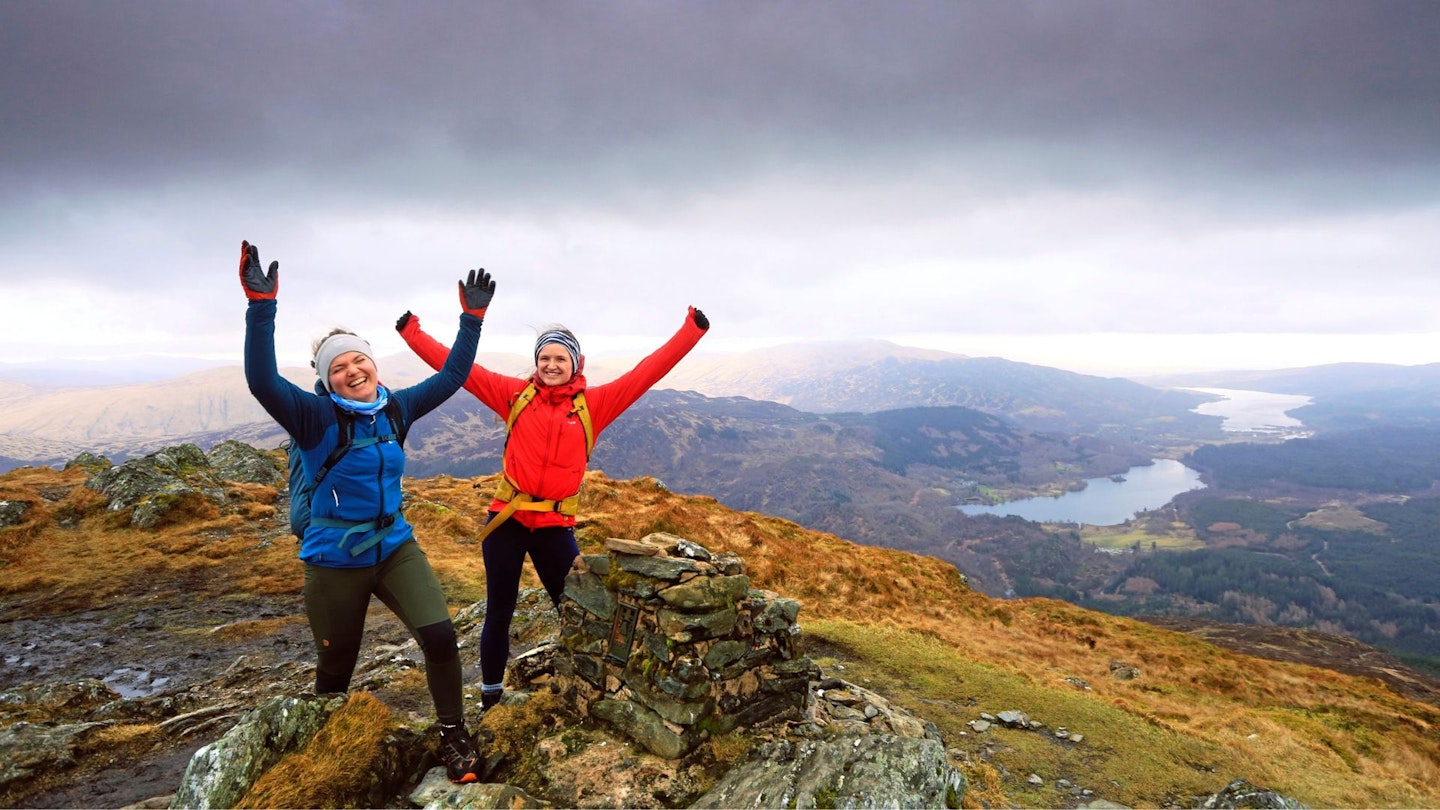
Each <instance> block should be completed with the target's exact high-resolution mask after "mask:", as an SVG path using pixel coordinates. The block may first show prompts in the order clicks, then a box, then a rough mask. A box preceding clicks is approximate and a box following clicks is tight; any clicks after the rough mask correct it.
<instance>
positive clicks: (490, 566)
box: [480, 512, 580, 685]
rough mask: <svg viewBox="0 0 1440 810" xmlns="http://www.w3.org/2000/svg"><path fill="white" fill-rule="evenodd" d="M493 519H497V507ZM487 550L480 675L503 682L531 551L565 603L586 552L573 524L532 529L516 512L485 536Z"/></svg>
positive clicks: (548, 587) (549, 587)
mask: <svg viewBox="0 0 1440 810" xmlns="http://www.w3.org/2000/svg"><path fill="white" fill-rule="evenodd" d="M490 519H491V520H494V519H495V513H494V512H491V513H490ZM481 551H482V552H483V554H484V556H485V626H484V627H483V628H481V630H480V679H481V682H482V685H485V684H489V685H499V684H501V683H503V682H504V681H505V662H506V661H507V660H509V658H510V620H511V618H512V617H513V616H514V615H515V602H516V600H517V599H518V598H519V596H520V572H521V569H522V568H523V567H524V565H525V555H526V554H529V555H530V562H531V563H532V564H533V565H534V566H535V573H536V574H539V575H540V582H541V583H542V584H543V585H544V586H545V592H546V593H548V594H550V601H551V602H553V603H555V605H556V606H559V604H560V595H561V594H563V593H564V592H565V576H566V575H567V574H569V573H570V566H571V565H572V564H574V562H575V558H576V557H578V556H580V546H579V545H578V544H577V543H576V542H575V529H574V527H573V526H546V527H544V528H540V529H534V530H531V529H527V528H525V526H524V525H522V524H521V523H520V522H519V521H518V520H515V519H514V518H511V519H509V520H507V521H505V522H504V523H501V524H500V525H499V526H497V527H496V528H495V530H494V531H493V532H491V533H490V536H489V537H486V538H485V542H484V543H482V544H481Z"/></svg>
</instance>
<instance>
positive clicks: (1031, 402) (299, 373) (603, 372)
mask: <svg viewBox="0 0 1440 810" xmlns="http://www.w3.org/2000/svg"><path fill="white" fill-rule="evenodd" d="M822 357H823V358H824V360H823V362H819V363H817V358H822ZM480 362H482V363H483V364H485V365H486V366H487V367H490V368H494V369H499V370H505V371H513V372H517V373H518V372H521V371H523V369H524V368H525V367H526V365H527V358H525V357H524V356H522V355H505V354H486V353H482V354H481V355H480ZM634 362H635V360H634V359H633V358H628V359H627V358H617V359H611V360H608V361H603V362H602V361H596V362H594V363H592V364H591V366H590V368H588V369H587V376H588V377H589V378H590V380H591V382H592V383H595V384H598V383H603V382H605V381H607V380H609V379H613V378H614V377H615V376H616V375H618V374H619V373H621V372H623V371H625V370H628V369H629V368H630V367H631V365H632V364H633V363H634ZM379 365H380V369H381V375H382V377H384V379H385V380H386V381H387V382H388V383H389V384H391V385H394V386H403V385H407V384H410V383H413V382H415V381H417V380H419V379H421V378H422V377H423V376H425V375H426V374H428V373H429V370H428V368H426V367H425V366H424V365H423V364H421V363H420V361H419V360H418V359H416V358H415V357H414V356H412V355H405V354H402V355H397V356H393V357H385V358H381V361H380V364H379ZM283 373H284V374H285V376H286V377H287V378H289V379H290V380H292V381H293V382H295V383H296V384H298V385H302V386H304V387H309V386H310V385H312V384H313V382H314V374H313V372H312V371H310V370H309V369H304V368H288V369H284V370H283ZM657 388H660V389H672V390H695V391H699V392H700V393H703V394H706V395H708V396H711V397H732V396H741V397H746V398H749V399H753V400H765V401H772V402H778V403H781V404H789V405H791V406H792V407H794V408H796V409H798V410H801V411H808V412H812V413H839V412H846V411H858V412H862V413H873V412H877V411H883V410H895V409H900V408H914V407H949V406H962V407H967V408H971V409H974V410H977V411H981V412H984V413H988V414H991V415H993V416H996V417H999V418H1001V419H1004V420H1006V421H1008V422H1012V423H1014V424H1016V425H1018V426H1021V427H1025V428H1027V429H1030V430H1034V431H1046V432H1055V433H1061V434H1066V435H1081V434H1090V435H1098V436H1103V437H1107V438H1111V439H1116V440H1121V441H1130V442H1136V443H1147V444H1151V445H1156V446H1168V445H1175V444H1181V445H1183V444H1188V443H1191V442H1193V441H1195V440H1196V439H1199V438H1204V437H1207V436H1218V425H1219V420H1218V419H1217V418H1216V417H1210V416H1201V415H1198V414H1195V413H1193V412H1192V409H1193V408H1194V407H1196V406H1197V405H1198V404H1200V403H1201V402H1204V401H1206V400H1207V399H1210V397H1207V396H1204V395H1200V394H1195V393H1192V392H1180V391H1164V390H1160V389H1154V388H1147V387H1145V386H1142V385H1139V384H1137V383H1133V382H1129V381H1126V380H1120V379H1107V378H1101V377H1092V376H1087V375H1082V374H1074V373H1071V372H1067V371H1060V370H1057V369H1050V368H1045V367H1043V366H1032V365H1027V364H1024V363H1012V362H1010V361H1006V360H1000V359H998V358H981V359H972V358H965V357H961V356H956V355H946V354H944V353H941V352H933V351H927V350H920V349H910V348H907V347H900V346H895V345H894V344H889V343H885V342H883V341H859V342H853V343H838V344H816V345H809V346H792V347H779V348H776V349H772V350H766V351H764V352H750V353H746V354H744V355H740V356H735V357H728V358H724V359H719V360H717V359H713V358H712V359H705V358H703V357H696V358H690V359H687V360H686V361H684V362H682V363H681V364H680V366H679V367H677V368H676V369H675V370H674V371H672V372H671V373H670V375H668V376H667V377H666V378H665V379H664V380H662V381H661V383H660V385H659V386H657ZM465 397H466V395H464V394H462V395H460V396H459V397H457V399H461V400H463V399H465ZM472 401H473V400H472ZM0 405H3V406H4V407H6V408H7V412H8V414H9V417H10V418H9V419H8V421H7V422H6V425H5V426H4V429H3V430H0V459H3V458H8V459H13V460H14V461H13V462H8V463H9V464H10V466H14V464H16V463H29V464H37V463H38V464H53V463H56V462H59V461H63V460H64V459H66V458H70V457H73V456H74V455H75V454H77V453H79V452H82V451H91V452H102V453H105V454H107V455H109V456H111V457H114V458H128V457H131V456H134V455H137V454H144V453H148V452H153V451H154V450H155V449H158V448H159V447H162V446H165V445H166V444H173V443H175V442H177V441H192V442H195V443H199V444H201V446H205V443H207V442H210V443H213V441H215V440H219V439H221V438H226V437H227V436H230V435H234V436H235V437H237V438H238V437H240V436H242V435H244V436H247V437H250V438H249V439H247V440H250V439H255V440H262V441H266V442H269V441H270V440H272V439H273V440H274V441H276V442H277V443H278V439H279V438H280V434H279V431H278V430H273V431H271V432H270V433H268V434H267V433H266V432H265V431H264V430H263V429H257V428H256V427H255V425H256V424H257V423H261V422H265V421H268V417H267V416H266V415H265V413H264V412H263V411H262V410H261V409H260V407H259V405H258V404H257V403H256V402H255V400H254V398H253V397H252V396H250V393H249V391H248V390H247V388H246V386H245V382H244V378H243V374H242V371H241V369H240V368H239V367H238V366H231V367H225V368H218V369H209V370H205V371H199V372H195V373H192V374H187V375H184V376H181V377H175V378H171V379H166V380H158V381H153V382H147V383H138V384H133V385H117V386H100V387H73V386H72V387H54V386H39V385H33V384H29V383H12V384H8V385H3V386H0ZM456 418H462V417H460V416H458V415H457V416H456ZM453 450H454V454H455V455H463V454H464V453H465V452H466V451H464V450H463V449H462V448H459V447H455V448H453ZM6 468H8V467H6Z"/></svg>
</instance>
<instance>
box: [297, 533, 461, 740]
mask: <svg viewBox="0 0 1440 810" xmlns="http://www.w3.org/2000/svg"><path fill="white" fill-rule="evenodd" d="M372 595H374V596H378V597H380V601H381V602H383V603H385V606H386V607H388V608H390V610H391V611H392V612H393V613H394V614H395V615H396V616H398V617H400V621H402V622H404V623H405V626H406V627H407V628H409V629H410V632H411V633H413V634H414V636H415V639H416V641H418V642H419V643H420V649H421V651H422V652H423V653H424V654H425V680H426V683H427V684H428V685H429V687H430V698H431V699H432V700H433V701H434V702H435V714H436V715H437V717H438V718H439V720H440V722H442V723H458V722H460V721H461V719H462V717H463V713H464V699H463V697H462V696H461V691H460V690H461V680H462V673H461V666H460V653H459V650H458V648H457V646H456V643H455V626H454V625H453V624H452V623H451V622H450V608H449V606H448V605H446V603H445V593H444V591H442V590H441V589H440V581H439V580H438V579H436V578H435V571H434V569H432V568H431V567H430V560H429V559H427V558H426V557H425V552H423V551H421V550H420V545H419V544H418V543H416V542H415V541H413V540H412V541H409V542H407V543H403V544H402V545H401V546H400V547H399V548H397V549H396V550H395V553H394V554H391V555H390V556H389V557H387V558H386V559H385V560H384V561H382V562H381V563H379V564H378V565H372V566H369V567H366V568H325V567H322V566H318V565H306V566H305V615H306V616H307V617H309V619H310V632H311V633H313V634H314V636H315V651H316V653H317V654H318V656H319V662H318V663H317V665H316V667H315V692H316V693H317V694H325V693H327V692H344V691H346V690H348V689H349V688H350V677H351V676H352V675H353V674H354V673H355V663H356V661H358V660H359V657H360V638H361V636H362V635H363V634H364V632H365V612H366V610H368V609H369V607H370V597H371V596H372Z"/></svg>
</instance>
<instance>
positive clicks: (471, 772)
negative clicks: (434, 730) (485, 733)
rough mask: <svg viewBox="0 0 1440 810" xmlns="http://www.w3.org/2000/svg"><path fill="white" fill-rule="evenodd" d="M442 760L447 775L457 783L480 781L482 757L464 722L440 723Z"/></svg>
mask: <svg viewBox="0 0 1440 810" xmlns="http://www.w3.org/2000/svg"><path fill="white" fill-rule="evenodd" d="M439 753H440V761H441V762H444V763H445V776H446V777H447V778H448V779H449V780H450V781H451V782H454V783H455V784H457V785H464V784H469V783H471V782H479V781H480V774H479V773H477V771H478V770H479V768H480V757H479V755H477V754H476V753H475V743H474V742H473V741H472V740H471V739H470V732H469V731H467V730H466V729H465V725H464V724H463V723H462V724H460V725H456V726H446V725H444V724H443V723H442V724H441V725H440V752H439Z"/></svg>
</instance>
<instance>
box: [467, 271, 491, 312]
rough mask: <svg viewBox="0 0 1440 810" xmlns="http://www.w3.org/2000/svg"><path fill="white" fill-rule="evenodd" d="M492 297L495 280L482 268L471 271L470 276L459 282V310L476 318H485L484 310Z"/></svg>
mask: <svg viewBox="0 0 1440 810" xmlns="http://www.w3.org/2000/svg"><path fill="white" fill-rule="evenodd" d="M494 297H495V280H494V279H492V278H490V274H489V273H487V272H485V270H484V268H481V269H479V270H471V271H470V276H469V277H468V278H467V279H466V280H465V281H462V282H460V308H461V309H463V310H465V311H466V312H468V313H470V314H471V315H474V316H475V317H477V318H483V317H485V309H486V308H487V307H489V306H490V299H492V298H494Z"/></svg>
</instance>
